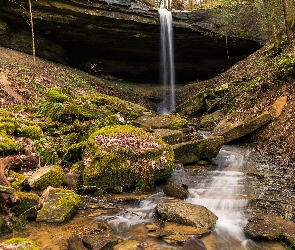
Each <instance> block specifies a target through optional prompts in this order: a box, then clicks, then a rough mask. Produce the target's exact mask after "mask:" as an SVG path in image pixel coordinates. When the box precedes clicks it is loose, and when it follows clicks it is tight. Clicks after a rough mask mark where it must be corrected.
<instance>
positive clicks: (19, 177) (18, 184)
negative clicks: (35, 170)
mask: <svg viewBox="0 0 295 250" xmlns="http://www.w3.org/2000/svg"><path fill="white" fill-rule="evenodd" d="M9 178H10V185H11V187H13V188H14V189H16V190H20V189H21V188H22V187H23V185H24V182H25V180H26V178H27V177H26V176H25V175H23V174H20V173H16V172H14V171H12V170H10V171H9Z"/></svg>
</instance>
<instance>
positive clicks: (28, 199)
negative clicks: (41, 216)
mask: <svg viewBox="0 0 295 250" xmlns="http://www.w3.org/2000/svg"><path fill="white" fill-rule="evenodd" d="M16 195H17V197H18V198H19V199H20V203H19V204H17V205H16V206H14V207H12V208H11V209H10V211H11V212H12V213H14V215H16V216H20V215H22V216H24V217H25V218H27V219H35V218H36V217H37V210H38V206H39V196H38V195H37V194H34V193H25V192H17V193H16Z"/></svg>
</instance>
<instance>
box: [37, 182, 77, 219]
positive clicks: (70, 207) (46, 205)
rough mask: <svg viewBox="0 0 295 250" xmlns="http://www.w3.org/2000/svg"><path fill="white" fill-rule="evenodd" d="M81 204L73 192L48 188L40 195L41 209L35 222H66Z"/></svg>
mask: <svg viewBox="0 0 295 250" xmlns="http://www.w3.org/2000/svg"><path fill="white" fill-rule="evenodd" d="M81 204H82V200H81V198H80V197H79V195H77V194H76V193H75V192H74V191H71V190H66V189H63V188H53V187H48V188H47V189H46V190H45V191H44V192H43V194H42V208H41V209H40V210H38V214H37V219H36V221H37V222H49V223H62V222H67V221H69V220H70V219H71V218H72V217H73V215H74V214H75V212H76V211H77V209H78V208H79V206H80V205H81Z"/></svg>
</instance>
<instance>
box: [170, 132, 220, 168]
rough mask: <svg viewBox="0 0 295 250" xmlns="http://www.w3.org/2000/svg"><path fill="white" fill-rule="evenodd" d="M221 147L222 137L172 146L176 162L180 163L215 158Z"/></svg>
mask: <svg viewBox="0 0 295 250" xmlns="http://www.w3.org/2000/svg"><path fill="white" fill-rule="evenodd" d="M222 145H223V137H222V136H212V137H209V138H205V139H200V140H193V141H188V142H182V143H178V144H175V145H172V148H173V151H174V155H175V156H174V157H175V160H176V161H179V162H181V163H190V162H195V161H198V160H201V159H212V158H215V157H216V156H217V155H218V153H219V150H220V149H221V147H222Z"/></svg>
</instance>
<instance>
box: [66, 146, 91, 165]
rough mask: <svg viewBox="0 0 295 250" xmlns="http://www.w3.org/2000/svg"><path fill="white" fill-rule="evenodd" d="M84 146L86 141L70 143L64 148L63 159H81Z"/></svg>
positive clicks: (73, 160)
mask: <svg viewBox="0 0 295 250" xmlns="http://www.w3.org/2000/svg"><path fill="white" fill-rule="evenodd" d="M85 147H86V142H80V143H76V144H72V145H71V146H70V147H69V148H67V149H66V152H65V154H64V156H63V161H69V162H76V161H78V160H81V159H82V154H83V151H84V148H85Z"/></svg>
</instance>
